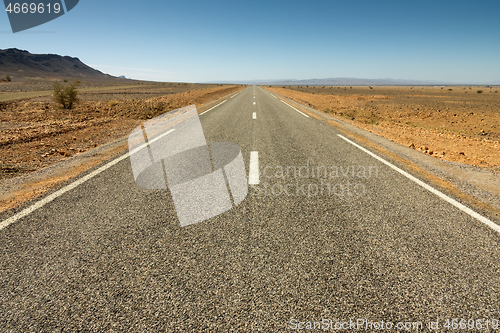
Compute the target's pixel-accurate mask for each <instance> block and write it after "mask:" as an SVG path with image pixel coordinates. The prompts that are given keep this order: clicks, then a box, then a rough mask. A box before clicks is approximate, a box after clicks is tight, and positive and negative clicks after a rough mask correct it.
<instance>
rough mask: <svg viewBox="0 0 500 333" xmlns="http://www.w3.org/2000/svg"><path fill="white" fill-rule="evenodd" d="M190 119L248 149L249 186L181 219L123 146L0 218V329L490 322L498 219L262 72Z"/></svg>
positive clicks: (496, 286)
mask: <svg viewBox="0 0 500 333" xmlns="http://www.w3.org/2000/svg"><path fill="white" fill-rule="evenodd" d="M254 103H255V104H254ZM254 113H255V116H254ZM254 118H255V119H254ZM200 119H201V123H202V126H203V130H204V133H205V136H206V138H207V141H209V142H210V141H215V142H232V143H235V144H237V145H238V146H239V147H240V148H241V151H242V153H243V158H244V161H245V166H246V169H247V170H246V171H247V174H248V173H249V172H250V170H249V165H250V163H249V161H250V155H251V152H258V163H259V170H260V172H261V174H260V177H259V183H258V184H255V185H249V192H248V196H247V198H246V199H245V200H244V201H243V202H242V203H240V204H239V205H238V206H237V207H235V208H233V209H231V210H229V211H227V212H225V213H223V214H221V215H219V216H216V217H214V218H211V219H208V220H206V221H203V222H200V223H197V224H193V225H190V226H187V227H183V228H181V227H180V225H179V221H178V219H177V216H176V212H175V209H174V205H173V201H172V198H171V196H170V194H169V192H168V191H164V190H147V189H142V188H139V187H138V186H136V185H135V183H134V178H133V176H132V169H131V164H130V160H129V158H124V159H123V160H122V161H120V162H119V163H117V164H116V165H114V166H112V167H110V168H109V169H107V170H105V171H103V172H101V173H99V174H98V175H96V176H95V177H92V178H91V179H89V180H88V181H86V182H84V183H83V184H81V185H79V186H77V187H76V188H74V189H71V190H70V191H67V192H66V193H64V194H62V195H61V196H59V197H57V198H55V199H54V200H53V201H51V202H49V203H47V204H46V205H44V206H43V207H41V208H39V209H36V210H34V211H33V212H31V213H30V214H27V215H26V216H24V217H22V218H20V219H19V220H18V221H16V222H15V223H13V224H11V225H9V226H7V227H6V228H4V229H2V230H0V244H1V248H2V251H0V332H59V331H95V332H100V331H106V332H109V331H115V332H135V331H137V332H202V331H207V332H209V331H210V332H216V331H219V332H229V331H234V332H243V331H259V330H260V331H263V332H282V331H294V330H299V329H300V328H304V329H305V328H307V327H310V326H307V325H313V326H312V327H314V322H321V323H320V324H321V325H322V326H321V328H333V327H330V326H328V327H327V326H326V325H327V324H328V325H334V324H335V323H336V322H337V325H340V326H338V327H337V328H344V329H346V330H347V329H351V330H352V328H353V327H352V326H349V327H348V326H346V324H347V323H349V321H350V320H351V321H353V322H355V321H357V320H367V321H369V322H370V323H371V325H379V326H369V325H370V324H367V323H366V322H364V323H363V325H361V326H358V327H357V328H359V329H365V328H367V327H368V328H370V327H371V328H373V329H375V328H377V327H380V325H387V322H390V323H392V324H393V325H394V327H393V330H396V325H398V323H400V322H401V323H403V324H402V325H407V326H406V327H407V328H409V327H411V325H412V323H418V322H421V323H422V325H424V326H427V325H428V323H429V321H433V322H435V321H437V320H439V323H438V325H439V328H440V329H442V328H443V326H444V325H445V324H446V320H447V319H449V320H450V322H449V323H450V324H451V323H452V322H451V319H458V320H460V319H465V320H469V319H473V320H474V323H473V325H474V327H472V326H470V325H471V322H470V321H469V322H468V325H469V326H468V327H467V328H466V329H465V330H469V329H470V328H478V327H477V325H479V324H478V323H481V325H482V327H483V331H486V326H487V325H489V326H488V328H489V329H491V328H492V326H493V325H494V324H495V320H497V323H498V320H499V319H500V296H499V295H500V294H499V292H500V234H499V233H498V232H496V231H494V230H492V229H491V228H490V227H488V226H486V225H485V224H484V223H482V222H481V221H479V220H478V219H476V218H474V217H472V216H470V215H469V214H466V213H465V212H463V211H462V210H460V209H458V208H456V207H455V206H453V205H452V204H450V203H449V202H447V201H445V200H443V199H442V198H440V197H438V196H437V195H435V194H433V193H431V192H429V191H428V190H427V189H425V188H423V187H422V186H420V185H419V184H417V183H415V182H414V181H411V180H410V179H408V178H407V177H405V176H404V175H402V174H400V173H398V172H396V171H395V170H393V169H392V168H390V167H389V166H387V165H386V164H383V163H382V162H380V161H379V160H377V159H375V158H374V157H372V156H370V155H368V154H367V153H366V152H364V151H362V150H360V149H359V148H358V147H356V146H354V145H352V144H351V143H349V142H347V141H346V140H344V139H343V138H342V137H340V136H339V135H338V134H339V133H338V132H336V130H335V129H334V128H332V127H330V126H328V125H326V124H325V123H324V122H321V121H319V120H317V119H315V118H314V117H306V116H305V115H304V114H301V113H299V112H298V111H297V110H295V109H293V108H291V107H290V106H288V105H286V104H284V103H283V102H281V100H280V99H279V98H276V97H274V96H273V95H271V94H270V93H269V92H267V91H265V90H263V89H262V88H259V87H249V88H247V89H246V90H244V91H243V92H241V93H240V94H238V95H236V96H234V97H232V98H228V99H227V100H226V102H224V103H223V104H221V105H219V106H217V107H215V108H213V109H211V110H210V111H208V112H206V113H204V114H202V115H201V116H200ZM294 168H295V170H296V171H297V174H295V173H294ZM325 169H326V170H327V175H326V177H325V171H324V170H325ZM312 170H314V172H315V173H314V174H312ZM318 170H320V176H319V177H318ZM335 170H337V171H338V173H337V174H335ZM352 170H354V173H353V172H352ZM287 171H288V174H287ZM299 171H301V173H298V172H299ZM306 171H308V172H306ZM370 172H371V173H370ZM334 176H336V177H334ZM328 186H329V187H330V193H328ZM321 190H323V192H321ZM478 320H482V321H478ZM486 320H488V322H487V321H486ZM307 322H311V323H309V324H308V323H307ZM381 322H383V323H384V324H381ZM457 322H458V321H457ZM358 323H361V322H360V321H358ZM454 323H456V322H454ZM316 325H317V326H316V327H318V324H316ZM342 325H343V326H342ZM350 325H352V323H351V324H350ZM366 325H368V326H366ZM415 325H418V324H415ZM497 325H498V324H497ZM384 327H387V326H384ZM400 327H402V326H401V325H400ZM497 327H498V326H497ZM413 328H416V326H415V327H412V328H411V329H410V331H418V330H417V329H415V330H414V329H413ZM462 328H463V327H462ZM308 331H309V330H308ZM403 331H405V330H403Z"/></svg>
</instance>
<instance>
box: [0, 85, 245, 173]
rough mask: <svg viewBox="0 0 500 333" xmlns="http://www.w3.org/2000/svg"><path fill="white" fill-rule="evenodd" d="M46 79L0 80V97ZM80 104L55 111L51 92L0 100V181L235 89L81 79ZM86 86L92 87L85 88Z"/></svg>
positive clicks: (56, 107)
mask: <svg viewBox="0 0 500 333" xmlns="http://www.w3.org/2000/svg"><path fill="white" fill-rule="evenodd" d="M51 86H52V85H51V84H50V83H40V82H36V83H32V84H30V83H19V82H18V83H12V84H10V83H6V82H3V83H0V97H2V95H3V96H5V94H8V93H17V92H19V91H25V92H26V91H28V92H29V91H38V90H39V89H44V90H45V89H50V87H51ZM82 86H83V89H82V91H81V92H80V94H79V98H80V103H78V104H77V105H76V107H75V108H74V109H72V110H64V109H61V108H60V107H59V106H58V105H56V104H55V103H54V102H53V101H52V98H51V96H44V97H37V98H30V99H24V100H15V101H8V102H0V180H1V179H7V178H12V177H16V176H20V175H23V174H26V173H30V172H32V171H35V170H37V169H40V168H43V167H46V166H49V165H52V164H54V163H56V162H59V161H61V160H63V159H65V158H68V157H71V156H74V155H76V154H79V153H82V152H85V151H86V150H88V149H90V148H93V147H96V146H99V145H102V144H105V143H108V142H111V141H113V140H115V139H117V138H120V137H123V136H126V135H127V134H128V133H129V132H130V131H131V130H132V129H133V128H135V127H136V126H138V125H140V123H141V122H143V121H144V120H146V119H150V118H153V117H155V116H157V115H159V114H161V113H164V112H166V111H169V110H173V109H177V108H179V107H183V106H186V105H191V104H195V105H197V106H198V107H199V106H202V105H204V104H206V103H209V102H211V101H213V100H216V99H218V98H220V97H223V96H225V95H227V94H230V93H232V92H234V91H236V90H238V89H241V87H238V86H228V85H196V84H187V83H142V84H135V85H133V86H131V87H128V88H119V87H118V89H116V88H117V87H114V88H115V89H111V88H113V87H108V86H106V83H105V82H98V83H92V82H90V83H84V84H82ZM89 88H98V90H97V91H96V90H92V91H86V90H88V89H89Z"/></svg>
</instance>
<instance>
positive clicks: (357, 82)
mask: <svg viewBox="0 0 500 333" xmlns="http://www.w3.org/2000/svg"><path fill="white" fill-rule="evenodd" d="M212 83H238V84H250V85H274V86H424V85H458V84H457V83H450V82H441V81H431V80H427V81H419V80H398V79H357V78H349V77H340V78H329V79H310V80H295V79H288V80H253V81H221V82H212ZM468 84H470V83H464V85H468ZM476 84H477V83H476ZM483 84H490V85H498V84H500V81H498V82H488V83H483Z"/></svg>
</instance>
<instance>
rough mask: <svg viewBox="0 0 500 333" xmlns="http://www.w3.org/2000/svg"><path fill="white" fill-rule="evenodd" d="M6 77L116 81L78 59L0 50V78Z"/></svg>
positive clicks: (14, 50) (16, 50) (15, 78)
mask: <svg viewBox="0 0 500 333" xmlns="http://www.w3.org/2000/svg"><path fill="white" fill-rule="evenodd" d="M7 75H8V76H11V77H12V79H13V80H20V79H33V78H44V79H46V78H53V79H61V78H70V79H76V78H78V79H86V80H110V79H111V80H112V79H117V80H118V78H116V77H114V76H111V75H108V74H104V73H102V72H100V71H98V70H96V69H94V68H92V67H89V66H87V65H85V64H84V63H83V62H81V61H80V59H78V58H73V57H68V56H64V57H63V56H60V55H57V54H31V53H29V52H28V51H23V50H18V49H6V50H0V77H4V76H7Z"/></svg>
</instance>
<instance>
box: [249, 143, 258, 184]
mask: <svg viewBox="0 0 500 333" xmlns="http://www.w3.org/2000/svg"><path fill="white" fill-rule="evenodd" d="M259 183H260V181H259V152H258V151H252V152H250V171H249V172H248V184H250V185H258V184H259Z"/></svg>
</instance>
